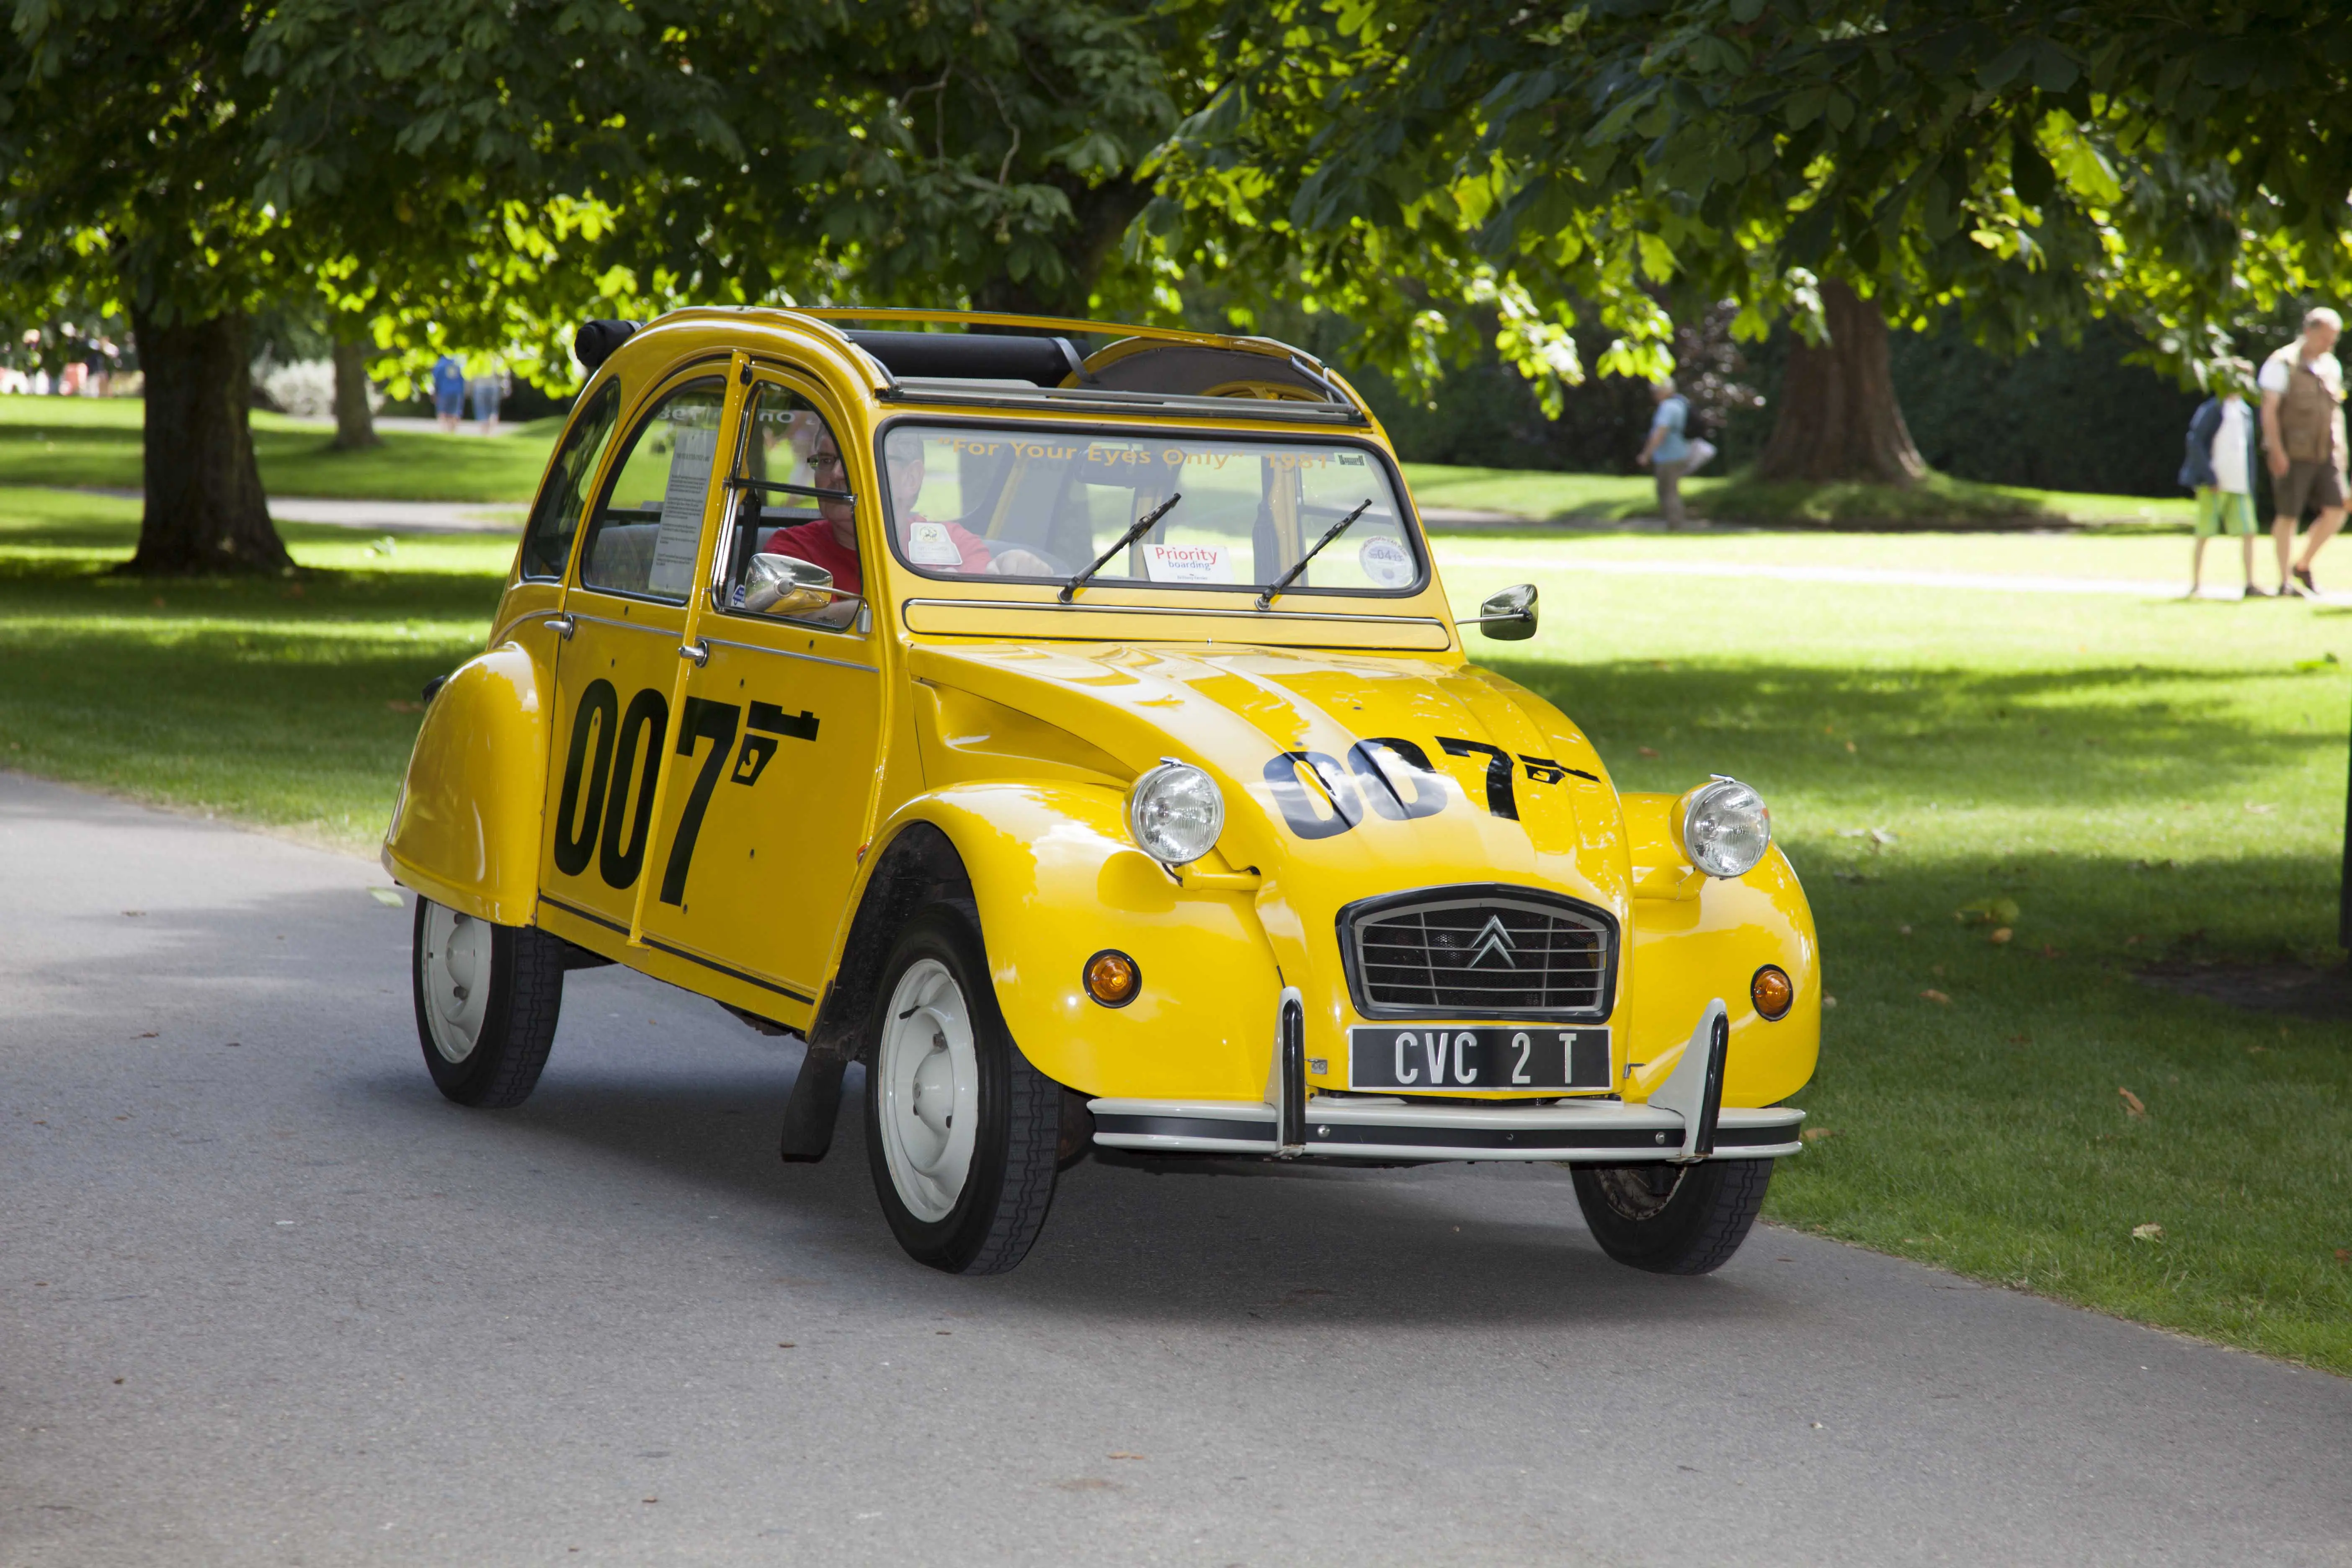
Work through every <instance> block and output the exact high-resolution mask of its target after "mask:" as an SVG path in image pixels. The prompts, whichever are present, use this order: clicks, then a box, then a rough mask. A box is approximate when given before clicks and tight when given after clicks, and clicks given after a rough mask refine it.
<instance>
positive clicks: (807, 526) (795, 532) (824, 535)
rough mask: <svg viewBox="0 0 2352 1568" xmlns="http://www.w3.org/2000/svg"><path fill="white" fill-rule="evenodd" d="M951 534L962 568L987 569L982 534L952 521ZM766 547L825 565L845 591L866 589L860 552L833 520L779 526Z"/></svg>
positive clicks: (917, 519) (864, 590)
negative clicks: (844, 541)
mask: <svg viewBox="0 0 2352 1568" xmlns="http://www.w3.org/2000/svg"><path fill="white" fill-rule="evenodd" d="M906 521H908V522H910V523H912V522H922V521H927V520H926V519H923V518H920V517H910V518H908V519H907V520H906ZM948 537H949V538H950V539H952V540H954V541H955V547H956V549H957V550H958V551H959V552H961V553H962V555H963V563H962V567H961V569H962V570H963V571H966V572H985V571H987V570H988V563H989V560H990V556H989V553H988V546H987V545H986V544H985V543H983V542H982V540H981V537H980V535H978V534H976V533H974V532H972V531H971V530H970V529H967V528H964V527H962V526H961V525H960V524H957V523H952V522H951V523H949V524H948ZM904 541H905V535H904V533H903V532H902V533H901V534H900V542H902V543H903V542H904ZM765 549H766V551H767V552H768V553H769V554H771V555H791V556H795V557H797V558H799V559H800V560H803V561H805V562H807V563H809V564H810V565H812V566H822V567H824V569H825V570H826V571H828V572H830V573H832V574H833V585H834V586H835V587H836V588H838V589H840V590H841V591H842V592H843V593H845V594H863V593H864V592H866V580H865V577H864V575H863V574H861V573H859V571H858V569H857V552H856V551H855V550H844V549H843V548H842V547H841V542H840V541H839V540H837V539H835V538H834V536H833V524H831V523H829V522H827V521H824V519H823V518H818V519H816V520H815V521H811V522H796V523H794V524H793V525H792V526H791V527H790V528H780V529H778V530H776V531H775V532H773V533H772V534H770V535H768V542H767V544H766V546H765Z"/></svg>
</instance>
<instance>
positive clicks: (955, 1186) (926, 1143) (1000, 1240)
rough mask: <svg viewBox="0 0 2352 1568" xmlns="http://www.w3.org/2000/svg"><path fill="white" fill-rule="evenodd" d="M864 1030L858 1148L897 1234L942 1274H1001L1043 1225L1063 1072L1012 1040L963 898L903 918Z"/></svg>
mask: <svg viewBox="0 0 2352 1568" xmlns="http://www.w3.org/2000/svg"><path fill="white" fill-rule="evenodd" d="M877 1002H878V1004H879V1005H878V1006H877V1009H876V1012H875V1016H874V1019H873V1022H872V1025H871V1026H870V1032H869V1034H868V1036H867V1045H868V1054H867V1058H866V1161H867V1163H868V1164H869V1165H870V1166H871V1167H872V1168H873V1173H874V1189H875V1191H876V1193H877V1194H879V1195H880V1197H881V1200H882V1212H883V1214H884V1215H885V1216H886V1217H887V1219H888V1220H889V1222H890V1229H891V1231H892V1232H893V1233H894V1234H895V1235H896V1236H897V1237H898V1245H899V1246H901V1247H905V1248H906V1249H907V1252H908V1256H910V1257H912V1258H914V1259H915V1260H916V1261H917V1262H919V1263H927V1264H929V1265H930V1266H931V1267H932V1268H943V1269H945V1270H947V1271H948V1272H949V1273H950V1274H1002V1273H1003V1272H1004V1271H1005V1270H1007V1269H1009V1268H1013V1265H1015V1264H1017V1263H1019V1262H1020V1261H1021V1259H1022V1258H1024V1257H1025V1256H1027V1254H1028V1251H1029V1248H1030V1246H1031V1244H1033V1243H1034V1242H1035V1241H1036V1239H1037V1233H1038V1232H1039V1231H1040V1230H1042V1229H1043V1228H1045V1211H1046V1209H1047V1207H1048V1206H1050V1205H1051V1204H1052V1203H1053V1199H1054V1176H1055V1169H1056V1166H1057V1164H1058V1161H1057V1159H1056V1156H1057V1155H1058V1153H1059V1152H1060V1148H1059V1143H1060V1135H1061V1121H1062V1089H1061V1086H1060V1085H1058V1084H1056V1083H1055V1082H1053V1081H1052V1080H1051V1079H1047V1078H1046V1077H1045V1075H1044V1074H1043V1073H1040V1072H1039V1071H1038V1070H1037V1069H1036V1068H1034V1067H1031V1066H1030V1065H1029V1061H1028V1058H1025V1057H1024V1056H1023V1055H1022V1054H1021V1052H1020V1050H1019V1049H1018V1048H1017V1047H1015V1046H1014V1045H1013V1036H1012V1033H1011V1032H1010V1031H1009V1030H1007V1029H1006V1028H1005V1026H1004V1017H1003V1014H1001V1013H999V1012H998V1011H997V1007H996V993H995V990H994V988H993V987H992V985H991V984H990V983H989V974H988V962H987V958H986V955H985V954H984V952H982V947H981V940H980V925H979V921H978V920H977V918H976V917H975V915H974V912H973V911H972V910H971V906H969V905H967V904H961V903H957V902H951V901H943V902H940V903H935V904H932V905H931V906H930V907H929V908H928V909H925V910H921V911H920V912H919V913H918V914H917V915H916V916H915V917H914V919H913V920H911V921H908V923H907V926H906V928H905V930H904V931H903V932H902V933H901V934H900V936H899V938H898V946H897V948H896V949H895V950H894V951H893V952H891V954H890V962H889V963H888V964H887V965H886V966H885V967H884V969H883V972H882V984H881V986H880V988H879V993H878V995H877Z"/></svg>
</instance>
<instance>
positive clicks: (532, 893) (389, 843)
mask: <svg viewBox="0 0 2352 1568" xmlns="http://www.w3.org/2000/svg"><path fill="white" fill-rule="evenodd" d="M550 678H551V672H550V671H548V670H546V669H544V668H542V667H541V664H540V662H539V660H537V659H536V658H532V657H531V654H530V650H529V649H528V648H526V647H523V646H522V645H521V644H520V643H519V642H505V643H500V644H499V646H498V647H494V648H491V649H490V650H489V651H488V652H487V653H482V654H477V655H476V656H475V657H474V658H469V659H467V661H466V662H465V663H464V664H462V665H459V666H458V667H457V672H456V673H455V674H453V675H451V676H450V677H449V679H447V680H446V682H444V683H443V685H442V687H441V689H440V690H439V691H437V692H436V693H434V696H433V702H432V705H431V706H430V707H428V708H427V709H426V710H425V722H424V724H423V725H422V726H421V727H420V728H419V729H418V730H417V731H416V745H415V749H414V750H413V751H412V752H410V753H409V757H408V772H407V774H406V775H405V776H404V778H403V780H402V782H401V786H400V797H399V801H398V804H396V805H394V807H393V813H392V827H391V830H390V831H389V832H387V833H386V834H385V835H384V839H383V868H384V869H385V870H386V871H388V872H390V873H391V874H392V876H393V878H394V880H396V881H399V882H402V883H404V884H405V885H406V886H408V887H411V888H414V889H416V890H417V891H418V892H420V893H422V894H424V895H425V897H426V898H428V899H431V900H434V901H435V902H436V903H440V904H446V906H448V907H449V908H450V909H453V910H457V911H459V912H460V913H463V914H469V915H473V916H475V917H476V918H478V919H480V920H486V921H492V922H493V923H495V924H498V925H510V926H511V925H527V924H529V923H530V921H531V919H532V917H533V913H534V910H535V906H536V904H537V901H538V898H539V847H540V821H541V813H542V812H543V810H544V809H545V803H546V799H547V777H546V774H547V746H548V732H547V700H546V699H547V687H548V681H549V679H550Z"/></svg>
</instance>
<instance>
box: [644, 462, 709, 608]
mask: <svg viewBox="0 0 2352 1568" xmlns="http://www.w3.org/2000/svg"><path fill="white" fill-rule="evenodd" d="M670 441H671V443H672V445H671V447H670V454H669V489H667V490H665V491H664V492H663V494H662V507H661V532H660V533H659V534H657V535H656V537H655V540H654V569H653V575H652V576H651V577H650V578H649V579H647V581H646V587H647V588H649V589H651V590H652V591H653V592H654V593H656V594H684V593H686V592H688V590H689V589H691V588H692V587H693V585H694V556H695V551H696V547H697V546H698V545H699V544H700V543H701V542H702V503H703V500H704V499H705V498H706V497H707V496H709V493H710V465H711V461H712V459H713V458H715V457H716V456H717V455H718V451H719V429H718V426H715V425H708V426H693V425H683V424H677V425H672V426H670Z"/></svg>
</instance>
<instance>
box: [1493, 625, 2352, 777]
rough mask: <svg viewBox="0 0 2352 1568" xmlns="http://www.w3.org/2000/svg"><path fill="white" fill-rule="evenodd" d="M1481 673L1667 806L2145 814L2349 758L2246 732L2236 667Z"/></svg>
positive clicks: (1642, 668)
mask: <svg viewBox="0 0 2352 1568" xmlns="http://www.w3.org/2000/svg"><path fill="white" fill-rule="evenodd" d="M1480 662H1481V663H1482V664H1485V665H1487V666H1488V667H1490V668H1494V669H1496V671H1498V672H1499V673H1501V674H1504V675H1507V676H1508V677H1509V678H1510V679H1513V680H1516V681H1517V682H1519V683H1520V684H1521V685H1524V686H1526V687H1527V688H1528V689H1530V690H1533V691H1535V692H1538V694H1540V695H1541V696H1543V697H1544V698H1546V699H1547V700H1549V701H1551V702H1553V703H1554V704H1556V705H1557V706H1559V709H1560V710H1562V711H1563V712H1565V713H1567V714H1568V715H1569V716H1570V718H1571V719H1573V720H1574V721H1576V722H1577V723H1578V724H1580V726H1582V727H1583V728H1584V730H1585V731H1586V732H1587V733H1588V734H1590V735H1591V737H1592V740H1593V743H1594V744H1595V745H1596V746H1597V747H1599V748H1600V750H1601V755H1602V756H1603V757H1604V758H1605V759H1606V760H1607V761H1608V763H1609V764H1610V768H1611V771H1612V773H1614V774H1616V775H1617V782H1618V784H1619V785H1620V787H1622V788H1629V789H1644V788H1646V789H1675V790H1679V789H1685V788H1687V787H1689V785H1690V784H1692V783H1693V782H1694V780H1695V779H1697V778H1702V777H1704V776H1705V775H1706V773H1736V774H1738V776H1739V777H1741V778H1743V779H1746V780H1747V781H1748V782H1749V783H1750V784H1755V785H1756V786H1757V787H1758V788H1759V789H1760V790H1762V791H1764V792H1765V794H1766V795H1767V796H1768V797H1769V796H1770V795H1773V794H1774V793H1775V792H1776V791H1781V792H1789V791H1801V793H1802V794H1803V795H1805V796H1806V797H1808V798H1809V799H1811V800H1813V801H1815V802H1817V803H1818V802H1832V803H1835V802H1839V801H1841V800H1843V799H1848V798H1851V799H1853V800H1856V801H1861V800H1865V799H1868V800H1883V799H1884V798H1885V797H1886V796H1890V795H1892V796H1896V797H1904V796H1908V797H1910V798H1912V799H1916V801H1918V802H1921V803H1925V802H1927V801H1930V800H1936V801H1941V802H1943V803H1944V804H1946V805H1952V804H1955V803H1960V802H1972V803H1974V804H1978V805H2030V806H2044V807H2053V808H2063V807H2080V806H2083V805H2144V804H2147V803H2148V802H2150V801H2158V802H2160V801H2165V800H2172V799H2177V800H2184V801H2185V800H2191V799H2200V798H2206V797H2210V796H2211V795H2213V794H2214V793H2215V792H2216V791H2217V790H2223V789H2227V788H2230V787H2232V785H2231V780H2232V778H2233V777H2243V778H2247V779H2252V778H2254V777H2255V776H2257V775H2262V774H2266V773H2273V771H2274V770H2277V769H2279V768H2281V767H2282V766H2295V765H2300V764H2302V763H2305V762H2308V761H2311V760H2313V759H2316V758H2323V757H2332V758H2339V759H2340V758H2341V757H2342V755H2343V754H2344V751H2345V744H2346V741H2345V736H2344V735H2343V733H2341V732H2340V731H2338V732H2333V733H2330V732H2326V731H2310V730H2288V729H2282V728H2277V727H2266V726H2264V725H2263V724H2262V723H2260V722H2258V721H2252V720H2250V719H2249V717H2248V716H2247V714H2246V713H2245V711H2244V710H2243V707H2242V694H2243V692H2244V689H2245V688H2246V686H2247V684H2248V682H2249V681H2250V680H2253V679H2262V678H2261V677H2259V676H2252V675H2250V674H2249V673H2248V672H2247V671H2245V670H2243V669H2222V670H2216V669H2212V668H2196V667H2186V666H2183V667H2166V668H2157V667H2141V666H2124V667H2107V668H2066V669H2063V670H1979V669H1967V668H1958V669H1931V668H1902V669H1856V670H1841V669H1831V668H1822V667H1820V666H1817V665H1798V664H1778V665H1776V664H1763V663H1755V662H1749V661H1745V660H1743V661H1741V662H1739V663H1737V664H1716V663H1708V662H1706V661H1703V660H1696V659H1691V660H1675V661H1672V662H1671V663H1666V662H1664V661H1647V660H1644V661H1620V662H1616V663H1609V664H1586V665H1565V664H1559V663H1552V662H1548V661H1547V662H1538V661H1535V660H1516V659H1508V658H1499V659H1498V658H1492V657H1491V656H1486V657H1482V658H1481V660H1480ZM2275 679H2280V680H2287V681H2294V680H2301V679H2307V678H2305V677H2303V676H2298V675H2293V674H2284V673H2283V674H2281V675H2279V676H2277V677H2275ZM2184 693H2185V694H2184ZM2205 693H2210V696H2207V695H2204V694H2205ZM1848 742H1851V743H1852V749H1850V750H1849V749H1848ZM1643 747H1646V748H1648V749H1649V750H1650V751H1652V752H1655V753H1657V754H1656V755H1655V756H1646V757H1645V756H1643V754H1642V753H1641V748H1643Z"/></svg>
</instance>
